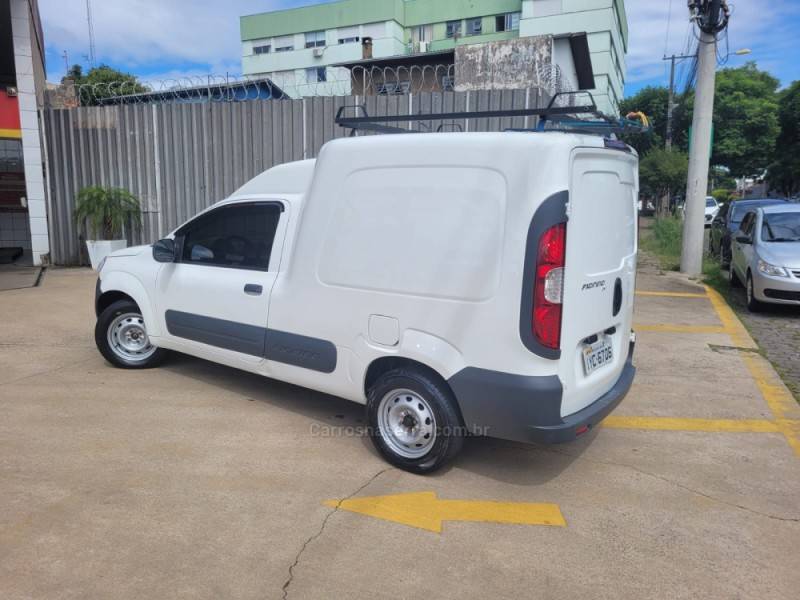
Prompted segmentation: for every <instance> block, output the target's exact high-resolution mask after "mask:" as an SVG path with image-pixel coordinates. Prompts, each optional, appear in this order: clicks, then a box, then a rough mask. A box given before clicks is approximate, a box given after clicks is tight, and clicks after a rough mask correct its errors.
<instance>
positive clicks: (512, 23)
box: [495, 12, 522, 31]
mask: <svg viewBox="0 0 800 600" xmlns="http://www.w3.org/2000/svg"><path fill="white" fill-rule="evenodd" d="M521 16H522V13H518V12H517V13H508V14H507V15H497V17H495V20H496V21H495V31H519V19H520V17H521Z"/></svg>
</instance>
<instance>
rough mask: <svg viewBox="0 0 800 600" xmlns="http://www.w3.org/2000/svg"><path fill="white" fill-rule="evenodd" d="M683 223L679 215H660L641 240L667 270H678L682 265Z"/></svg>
mask: <svg viewBox="0 0 800 600" xmlns="http://www.w3.org/2000/svg"><path fill="white" fill-rule="evenodd" d="M682 236H683V223H682V222H681V220H680V219H679V218H677V217H660V218H658V219H656V220H655V221H653V226H652V227H651V228H650V229H649V231H648V234H647V235H642V236H641V239H640V240H639V244H640V245H641V247H642V248H643V249H644V250H646V251H647V252H649V253H650V254H652V255H654V256H655V257H656V258H657V259H658V262H659V263H660V264H661V268H662V269H664V270H665V271H677V270H678V269H680V266H681V238H682Z"/></svg>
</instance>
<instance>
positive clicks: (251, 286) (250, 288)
mask: <svg viewBox="0 0 800 600" xmlns="http://www.w3.org/2000/svg"><path fill="white" fill-rule="evenodd" d="M263 292H264V287H263V286H260V285H257V284H255V283H248V284H246V285H245V286H244V293H245V294H248V295H250V296H260V295H261V294H262V293H263Z"/></svg>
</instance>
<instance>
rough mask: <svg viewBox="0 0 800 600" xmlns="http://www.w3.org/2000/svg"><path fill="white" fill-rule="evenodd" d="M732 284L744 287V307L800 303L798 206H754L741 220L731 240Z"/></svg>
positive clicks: (799, 304)
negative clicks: (766, 303) (745, 299)
mask: <svg viewBox="0 0 800 600" xmlns="http://www.w3.org/2000/svg"><path fill="white" fill-rule="evenodd" d="M729 273H730V280H731V285H739V284H742V283H743V284H744V285H745V286H746V288H747V307H748V308H749V309H750V310H752V311H757V310H759V309H760V308H762V305H763V303H765V302H768V303H771V304H794V305H797V306H800V206H798V205H795V204H783V205H776V206H767V207H763V208H756V209H754V210H751V211H749V212H748V213H747V214H746V215H745V216H744V219H743V220H742V224H741V225H740V226H739V230H738V231H737V232H736V233H735V234H734V236H733V242H732V244H731V267H730V271H729Z"/></svg>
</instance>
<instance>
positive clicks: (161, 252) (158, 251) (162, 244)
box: [153, 239, 175, 263]
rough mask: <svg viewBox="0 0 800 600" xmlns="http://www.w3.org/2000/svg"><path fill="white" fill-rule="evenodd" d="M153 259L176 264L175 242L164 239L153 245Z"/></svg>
mask: <svg viewBox="0 0 800 600" xmlns="http://www.w3.org/2000/svg"><path fill="white" fill-rule="evenodd" d="M153 259H155V261H156V262H160V263H171V262H175V240H170V239H163V240H158V241H157V242H156V243H155V244H153Z"/></svg>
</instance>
